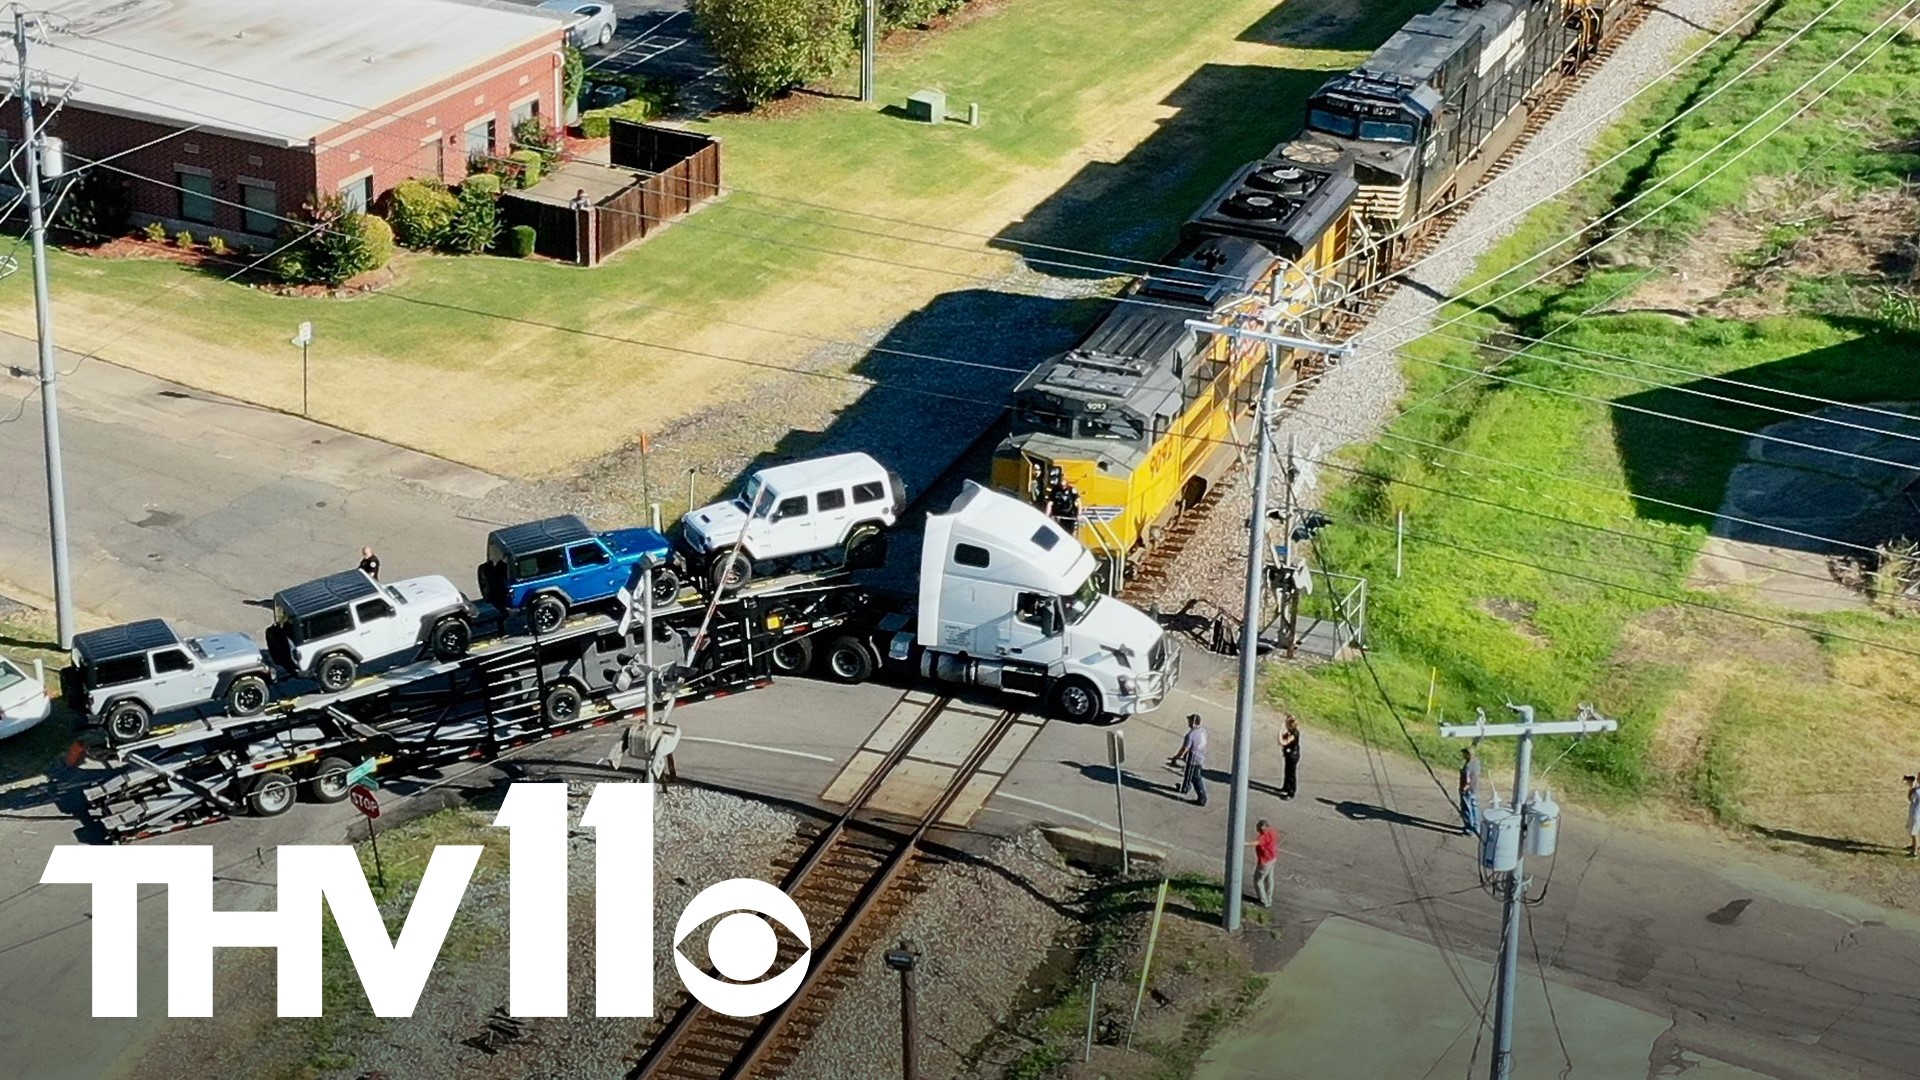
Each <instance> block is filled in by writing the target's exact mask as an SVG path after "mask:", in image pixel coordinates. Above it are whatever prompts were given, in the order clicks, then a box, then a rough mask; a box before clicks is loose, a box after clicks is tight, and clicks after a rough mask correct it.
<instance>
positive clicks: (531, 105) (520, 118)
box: [507, 98, 540, 131]
mask: <svg viewBox="0 0 1920 1080" xmlns="http://www.w3.org/2000/svg"><path fill="white" fill-rule="evenodd" d="M538 119H540V99H539V98H531V99H529V100H527V101H523V102H521V103H520V104H518V105H515V106H514V107H513V112H512V113H511V114H509V116H508V118H507V123H508V125H509V126H510V127H511V128H512V130H514V131H518V130H520V125H521V124H524V123H526V122H527V121H529V120H538Z"/></svg>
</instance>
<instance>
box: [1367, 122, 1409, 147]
mask: <svg viewBox="0 0 1920 1080" xmlns="http://www.w3.org/2000/svg"><path fill="white" fill-rule="evenodd" d="M1360 137H1361V138H1362V139H1365V140H1367V141H1368V142H1390V143H1411V142H1413V125H1412V124H1407V123H1401V122H1399V121H1393V120H1362V121H1361V122H1360Z"/></svg>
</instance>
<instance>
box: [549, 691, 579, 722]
mask: <svg viewBox="0 0 1920 1080" xmlns="http://www.w3.org/2000/svg"><path fill="white" fill-rule="evenodd" d="M583 700H585V699H584V698H582V697H581V695H580V688H579V687H577V686H575V685H573V684H572V683H555V684H554V685H552V686H550V687H548V688H547V696H546V698H545V700H543V701H542V702H541V703H540V712H541V715H543V716H545V717H546V718H547V723H549V724H570V723H572V722H573V721H575V720H578V719H580V704H581V702H582V701H583Z"/></svg>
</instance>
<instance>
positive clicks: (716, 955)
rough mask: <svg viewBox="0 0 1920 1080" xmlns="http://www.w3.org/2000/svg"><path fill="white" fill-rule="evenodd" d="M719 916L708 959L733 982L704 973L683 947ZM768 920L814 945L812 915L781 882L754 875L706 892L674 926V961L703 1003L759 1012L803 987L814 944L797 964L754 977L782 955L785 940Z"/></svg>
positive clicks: (720, 1009)
mask: <svg viewBox="0 0 1920 1080" xmlns="http://www.w3.org/2000/svg"><path fill="white" fill-rule="evenodd" d="M715 916H722V918H720V920H719V921H718V922H716V923H714V924H713V929H712V930H709V931H708V932H707V959H708V960H710V961H711V962H712V963H713V968H714V970H715V971H718V972H719V973H720V974H721V975H723V976H725V977H726V980H727V981H723V980H721V979H716V978H714V977H713V976H711V975H709V974H707V973H706V972H704V971H701V970H700V969H699V968H697V967H695V966H694V965H693V962H692V961H690V960H688V959H687V958H686V956H685V954H683V953H682V952H681V951H680V943H681V942H683V941H685V940H687V938H688V936H689V935H691V934H692V933H693V931H694V930H695V929H696V928H697V927H699V926H700V925H701V924H703V923H705V922H707V921H708V920H710V919H713V918H714V917H715ZM763 916H764V918H763ZM768 919H771V920H773V921H774V922H776V923H779V924H780V925H781V926H783V927H785V928H786V930H787V932H788V933H790V934H792V935H793V936H794V937H796V938H798V939H799V940H800V941H801V942H803V943H806V944H808V945H811V943H812V941H813V937H812V935H811V933H810V932H809V931H808V929H807V917H806V916H805V915H802V914H801V913H800V906H799V905H798V904H795V903H794V902H793V900H792V899H791V898H790V897H788V896H787V894H786V893H783V892H781V891H780V890H779V889H778V888H776V887H775V886H772V885H769V884H767V883H766V882H764V881H756V880H753V879H752V878H734V879H732V880H730V881H722V882H720V883H719V884H718V885H711V886H708V887H707V888H705V889H703V890H701V892H700V895H698V896H696V897H694V898H693V900H692V902H691V903H689V904H688V905H687V906H686V909H685V910H683V911H681V912H680V921H679V922H677V923H675V924H674V927H673V965H674V967H676V968H678V969H679V971H680V981H681V983H682V984H684V985H685V986H686V988H687V992H688V993H690V994H692V995H693V996H694V998H695V999H697V1000H698V1001H699V1002H700V1004H702V1005H705V1006H706V1007H707V1008H709V1009H712V1010H713V1011H714V1012H717V1013H721V1014H723V1015H726V1016H759V1015H761V1014H763V1013H768V1012H772V1011H773V1010H774V1009H777V1008H779V1007H780V1005H781V1004H783V1003H784V1002H785V1001H786V1000H787V999H788V998H790V997H792V996H793V994H794V992H795V991H796V990H798V989H800V980H802V979H804V978H806V977H807V962H808V961H809V960H810V959H812V957H813V950H812V948H808V949H806V950H804V951H802V952H801V953H800V956H799V958H798V959H796V960H795V961H794V962H793V964H792V966H790V967H788V968H787V970H785V971H783V972H781V973H780V974H778V975H775V976H774V977H772V978H770V979H768V980H766V981H765V982H752V981H750V980H753V979H758V978H760V977H761V976H763V975H765V974H766V973H767V970H768V969H769V968H771V967H773V962H774V960H776V959H777V958H778V957H779V952H780V942H779V938H778V935H776V934H775V933H774V929H773V927H772V926H769V925H768V923H767V920H768Z"/></svg>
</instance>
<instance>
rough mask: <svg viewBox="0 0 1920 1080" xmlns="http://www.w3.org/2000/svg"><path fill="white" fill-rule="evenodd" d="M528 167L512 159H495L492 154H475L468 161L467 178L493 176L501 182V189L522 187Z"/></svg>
mask: <svg viewBox="0 0 1920 1080" xmlns="http://www.w3.org/2000/svg"><path fill="white" fill-rule="evenodd" d="M526 168H527V167H526V165H525V164H524V163H522V162H518V161H515V160H513V159H512V158H503V157H494V156H493V155H492V154H475V155H473V156H472V157H470V158H468V159H467V177H468V179H472V178H473V177H475V176H491V177H494V178H496V179H498V180H499V181H500V187H501V188H517V187H520V186H521V183H520V180H521V177H523V176H525V175H526Z"/></svg>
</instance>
